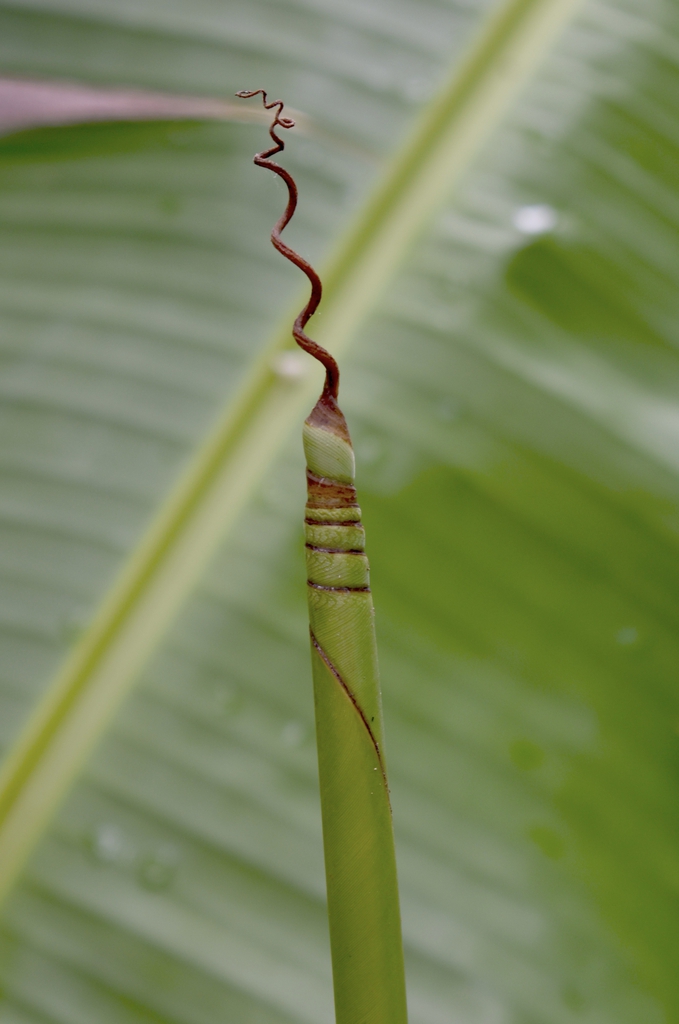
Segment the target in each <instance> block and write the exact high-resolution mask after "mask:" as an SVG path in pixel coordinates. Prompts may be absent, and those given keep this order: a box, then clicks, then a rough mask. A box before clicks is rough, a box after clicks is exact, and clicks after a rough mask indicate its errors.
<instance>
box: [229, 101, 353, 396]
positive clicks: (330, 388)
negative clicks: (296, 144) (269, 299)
mask: <svg viewBox="0 0 679 1024" xmlns="http://www.w3.org/2000/svg"><path fill="white" fill-rule="evenodd" d="M259 95H261V97H262V102H263V104H264V108H265V109H266V110H273V109H275V110H276V113H275V115H274V119H273V121H272V122H271V126H270V127H269V135H270V136H271V138H272V139H273V141H274V143H275V145H273V146H272V147H271V149H267V150H265V151H264V152H262V153H257V155H256V156H255V163H256V164H257V166H258V167H268V169H269V170H270V171H273V172H274V174H277V175H278V176H279V178H282V179H283V181H284V182H285V184H286V185H287V187H288V205H287V207H286V208H285V212H284V214H283V216H282V217H281V218H280V220H279V221H278V222H277V223H276V225H275V226H274V229H273V231H272V232H271V241H272V243H273V245H274V247H275V248H276V249H277V250H278V252H279V253H281V255H282V256H285V257H286V259H288V260H290V262H291V263H294V264H295V266H296V267H299V269H300V270H302V271H304V273H305V274H306V276H307V277H308V278H309V282H310V283H311V295H310V297H309V301H308V302H307V304H306V306H305V307H304V309H303V310H302V312H301V313H300V314H299V316H298V317H297V319H296V320H295V323H294V325H293V328H292V336H293V338H294V339H295V341H296V342H297V344H298V345H299V347H300V348H302V349H304V351H305V352H308V353H309V355H310V356H313V357H314V359H318V361H319V362H320V363H322V364H323V366H324V367H325V386H324V388H323V395H324V396H328V397H331V398H333V399H335V400H336V399H337V392H338V389H339V367H338V366H337V363H336V362H335V360H334V359H333V357H332V356H331V355H330V353H329V352H328V351H327V350H326V349H324V348H323V346H322V345H319V344H318V342H316V341H313V340H312V339H311V338H310V337H309V336H308V335H307V334H305V333H304V328H305V327H306V325H307V323H308V321H309V320H310V319H311V317H312V316H313V315H314V313H315V312H316V310H317V309H318V304H319V302H320V301H321V294H322V291H323V288H322V285H321V279H320V277H319V276H318V274H317V273H316V271H315V270H314V268H313V267H312V266H311V265H310V264H309V263H307V261H306V260H305V259H303V257H302V256H300V255H299V253H297V252H295V250H294V249H291V248H290V246H289V245H286V244H285V242H283V241H282V240H281V231H282V230H283V228H284V227H285V226H286V225H287V224H288V223H289V222H290V220H291V219H292V215H293V214H294V212H295V209H296V208H297V194H298V193H297V185H296V184H295V180H294V178H293V177H292V175H291V174H290V173H289V172H288V171H286V170H285V168H284V167H281V166H280V164H277V163H276V162H275V161H274V160H272V159H271V157H272V156H275V155H276V153H281V152H282V151H283V150H284V149H285V143H284V142H283V140H282V139H281V138H280V137H279V136H278V135H277V134H276V131H275V129H276V128H277V127H278V128H294V125H295V122H294V121H293V119H292V118H291V117H281V114H282V113H283V106H284V103H283V101H282V100H272V101H271V102H270V103H267V96H266V92H265V90H264V89H254V90H253V91H249V90H246V89H242V90H241V91H240V92H237V93H236V96H238V97H239V98H240V99H250V97H252V96H259Z"/></svg>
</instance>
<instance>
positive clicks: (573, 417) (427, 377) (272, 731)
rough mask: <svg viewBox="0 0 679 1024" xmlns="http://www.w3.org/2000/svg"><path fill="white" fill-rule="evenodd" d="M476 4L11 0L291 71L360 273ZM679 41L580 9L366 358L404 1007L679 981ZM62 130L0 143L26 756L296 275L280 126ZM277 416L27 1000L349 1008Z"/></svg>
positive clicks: (141, 713) (72, 803)
mask: <svg viewBox="0 0 679 1024" xmlns="http://www.w3.org/2000/svg"><path fill="white" fill-rule="evenodd" d="M486 7H487V5H486ZM484 13H485V10H484V7H483V5H478V6H476V5H459V6H456V5H453V4H444V3H433V2H430V0H427V2H419V3H414V2H413V3H401V4H398V5H396V4H386V3H385V4H380V3H377V2H371V3H370V4H356V5H353V4H346V5H343V6H342V7H341V8H339V7H335V6H334V5H326V4H323V3H321V2H318V3H311V2H308V3H304V4H292V3H282V2H281V3H279V4H276V5H271V4H259V3H254V4H243V5H240V6H239V5H237V4H233V5H231V6H230V7H229V8H228V9H227V8H223V7H221V6H220V5H216V4H215V5H213V4H211V3H208V2H204V3H200V4H194V5H192V6H191V9H190V11H189V9H188V8H187V7H186V6H185V5H184V4H180V3H174V4H163V5H160V4H158V5H156V4H154V3H151V2H144V3H135V4H132V3H130V4H125V3H115V4H114V3H112V2H111V3H98V4H97V5H94V4H91V3H86V2H84V0H81V2H78V3H76V2H75V0H74V2H71V3H65V2H63V0H60V2H59V3H51V4H47V3H42V4H38V3H31V4H28V3H25V4H3V5H2V8H1V9H0V28H1V29H2V31H1V32H0V55H1V57H2V62H3V69H4V70H5V71H6V72H7V73H14V74H18V73H22V74H27V75H32V76H36V77H38V76H40V75H43V76H47V75H61V76H63V77H69V78H71V79H83V80H89V81H92V82H99V83H101V82H111V83H122V84H127V85H134V86H138V87H143V88H154V89H167V90H171V91H174V92H178V91H179V92H195V93H205V94H213V95H224V96H228V95H229V94H230V93H232V92H233V91H235V90H236V88H242V87H257V86H258V85H259V84H260V81H261V84H265V85H266V86H267V87H268V88H270V89H271V91H272V92H276V94H279V93H280V94H282V95H284V96H285V98H286V99H287V100H288V101H289V102H290V104H291V105H293V106H295V107H298V108H300V109H303V110H305V111H306V112H308V113H309V114H310V116H311V118H312V121H313V124H314V125H317V126H322V130H321V129H320V128H317V130H316V134H314V133H311V134H310V135H309V136H307V137H305V138H303V139H302V138H300V139H298V140H295V142H294V144H292V143H291V144H290V146H289V153H290V158H289V161H288V166H290V168H291V169H292V170H293V171H294V172H295V173H296V174H297V175H298V178H299V184H300V190H301V193H302V197H303V200H302V205H301V207H300V214H299V219H298V221H297V222H296V223H295V225H294V226H293V227H292V228H291V229H290V230H291V241H293V244H296V245H297V246H298V247H299V248H301V249H302V250H303V251H304V252H305V254H307V255H310V256H311V257H312V258H313V259H314V260H318V259H320V258H325V259H326V260H331V259H332V256H333V251H334V250H333V245H336V244H337V240H338V239H339V238H340V236H341V235H342V233H343V230H344V228H345V226H346V224H347V222H348V221H349V219H350V218H351V217H352V216H355V215H356V211H357V210H358V208H359V207H360V206H361V203H362V202H363V201H364V199H365V197H366V195H367V194H368V191H369V189H370V187H371V185H373V183H375V182H377V181H379V180H380V175H384V174H385V173H387V172H386V167H387V166H388V158H389V157H390V156H391V155H392V154H393V152H394V151H395V149H396V147H397V145H398V143H399V141H400V140H403V139H405V137H406V136H407V134H408V132H409V130H410V128H411V125H412V124H414V123H415V119H416V117H417V114H418V112H419V111H420V110H421V109H425V110H426V105H427V100H428V99H429V97H430V96H432V95H433V94H434V93H435V90H436V88H437V87H438V86H440V85H441V84H442V83H443V82H444V81H445V80H446V79H447V78H448V77H449V76H450V74H451V67H452V64H453V63H454V62H458V66H460V61H461V59H462V54H463V49H464V45H465V44H466V43H468V42H469V40H470V39H471V38H472V37H473V35H474V33H475V31H477V30H478V27H479V24H480V18H481V16H482V15H483V14H484ZM678 27H679V26H678V25H677V15H676V10H675V9H674V8H673V7H672V6H671V5H670V4H669V3H662V2H657V0H653V2H651V3H648V2H645V3H643V4H642V3H640V0H617V2H616V3H611V2H608V3H593V2H590V3H586V4H585V6H584V7H583V9H582V12H581V13H580V14H579V15H578V16H577V17H576V19H575V20H574V21H573V23H572V25H571V26H570V27H569V28H567V29H566V30H565V31H564V32H563V33H562V34H561V36H560V38H559V39H558V40H557V42H556V44H555V47H554V49H553V50H552V51H551V53H550V56H549V58H548V60H547V61H546V62H545V63H543V64H542V65H541V66H540V67H539V68H538V69H537V70H536V71H535V72H534V76H533V80H532V82H531V84H530V86H529V88H528V89H527V90H526V91H525V92H524V93H522V94H521V96H520V97H518V98H517V99H515V100H514V101H513V103H512V106H511V109H510V110H509V112H508V113H507V114H506V115H505V117H504V120H503V122H502V124H501V125H500V127H499V128H497V129H496V131H495V132H494V134H493V136H492V137H491V139H490V141H489V143H488V145H487V146H486V148H485V150H484V152H483V154H482V155H481V156H480V157H477V158H476V160H475V161H474V163H473V164H472V165H471V166H470V168H469V169H468V171H467V173H466V176H465V178H464V180H463V182H462V184H461V185H460V186H459V187H458V189H457V191H456V194H455V195H454V196H453V197H451V198H450V199H449V200H448V201H447V204H446V205H445V207H444V208H439V209H438V210H437V211H436V212H435V218H434V222H433V224H430V226H429V227H428V229H427V230H426V232H423V233H420V236H419V237H418V238H417V240H416V241H415V242H409V248H408V251H407V253H405V256H406V259H405V263H404V264H403V266H402V267H401V269H400V270H399V271H398V274H397V276H396V277H395V278H393V280H392V282H391V284H390V285H389V287H388V289H387V291H386V293H385V294H384V296H383V297H382V298H381V299H380V304H379V308H378V309H377V310H376V311H374V312H373V313H372V314H371V315H370V317H369V319H368V320H367V321H366V322H365V323H363V325H362V326H361V327H360V330H359V333H358V336H357V337H356V339H355V341H354V344H353V346H352V348H351V349H350V350H349V352H348V354H347V356H346V357H345V358H344V360H343V363H344V364H345V373H344V379H343V405H344V406H345V410H346V412H347V416H348V419H349V422H350V426H351V429H352V434H353V435H354V439H355V447H356V454H357V465H358V485H359V490H360V495H361V504H362V507H363V510H364V517H365V522H366V528H367V533H368V547H369V553H370V557H371V565H372V582H373V586H374V591H375V600H376V606H377V609H378V634H379V641H380V656H381V667H382V676H383V691H384V703H385V718H386V731H387V748H388V758H389V765H390V782H391V787H392V798H393V805H394V815H395V826H396V840H397V857H398V862H399V875H400V879H401V885H402V904H403V917H404V938H405V944H406V959H407V973H408V986H409V999H410V1009H411V1019H412V1021H413V1022H423V1024H424V1022H427V1024H430V1022H431V1024H438V1022H439V1021H450V1020H460V1021H464V1022H465V1024H466V1022H476V1021H478V1022H484V1024H486V1022H487V1024H495V1022H498V1024H500V1022H502V1024H505V1022H507V1024H537V1022H544V1021H549V1022H550V1024H551V1022H555V1024H556V1022H559V1024H560V1022H569V1024H570V1022H576V1021H582V1020H586V1021H591V1022H594V1021H596V1022H597V1024H599V1022H609V1021H610V1022H611V1024H613V1022H615V1024H628V1022H629V1024H633V1022H634V1024H636V1022H639V1024H641V1022H643V1024H647V1022H648V1024H655V1022H660V1021H663V1020H666V1021H668V1022H669V1021H671V1020H673V1019H674V1018H675V1017H676V1015H677V1011H678V1009H679V992H678V987H677V985H676V982H675V973H676V969H675V961H676V949H677V938H678V936H677V932H678V926H677V920H678V919H679V918H678V915H677V909H678V908H677V897H676V848H677V838H678V836H677V832H678V831H679V815H678V810H677V799H676V789H677V787H676V776H677V744H678V743H679V740H678V738H677V723H678V722H679V708H678V707H677V689H676V682H675V676H676V672H675V663H676V655H677V650H676V648H677V641H676V638H675V637H676V628H674V627H675V620H676V615H677V587H676V583H675V580H676V576H677V572H676V569H677V562H678V561H679V558H678V551H677V548H678V545H677V527H678V524H679V520H677V496H678V491H679V486H678V481H677V467H678V460H677V455H676V452H677V445H676V440H677V438H676V435H677V422H678V420H677V412H678V409H677V404H676V393H677V389H676V381H677V376H678V373H677V358H676V356H675V349H676V342H677V338H676V323H677V316H676V304H677V299H676V295H677V287H676V286H677V280H676V278H677V274H678V272H677V266H679V263H678V261H677V259H676V255H677V253H676V250H677V243H676V239H677V234H676V227H677V225H676V221H677V209H678V205H677V186H676V172H675V167H676V157H677V138H678V135H679V128H678V127H677V122H676V113H675V112H676V100H677V93H678V92H679V76H678V75H677V69H676V54H675V52H674V50H673V43H672V39H673V38H675V37H676V30H677V28H678ZM107 133H108V134H107ZM57 135H59V133H58V132H57ZM57 135H55V130H51V131H45V132H41V133H33V134H32V142H31V146H29V147H27V148H25V149H24V151H23V152H22V153H21V154H20V159H19V158H18V157H17V148H16V147H17V141H18V140H17V139H16V138H15V139H14V140H12V139H7V140H5V141H4V142H3V143H0V160H1V161H2V162H1V164H0V214H1V220H2V228H1V231H2V242H3V244H2V247H1V248H0V271H1V280H0V317H1V318H2V323H3V332H2V338H3V340H2V361H3V366H2V374H1V376H0V388H1V389H2V406H1V407H0V416H1V417H2V421H3V428H4V429H3V431H2V435H0V436H1V438H2V440H0V473H1V477H2V488H1V494H2V497H1V498H0V501H1V503H2V504H1V506H0V513H1V517H0V573H1V576H0V588H1V589H0V629H1V630H2V644H1V645H0V652H1V653H0V658H1V659H2V660H1V667H2V671H1V673H0V687H1V688H0V702H1V704H2V714H1V715H0V721H1V722H2V737H1V738H2V742H3V745H4V746H5V747H6V748H9V747H10V746H11V744H12V743H13V742H14V741H15V739H16V736H17V734H18V730H19V729H20V727H21V726H22V724H23V723H24V722H25V721H26V720H27V717H28V716H29V714H30V712H31V709H32V708H34V707H36V706H38V703H37V702H38V701H39V700H40V695H41V694H42V693H44V692H45V688H46V687H47V686H48V684H49V683H50V680H51V679H52V678H53V677H54V674H55V672H56V671H57V669H58V667H59V665H60V664H61V663H62V662H63V660H64V658H65V657H66V655H67V654H68V651H69V649H70V647H71V646H72V645H73V643H74V640H75V639H76V638H77V636H78V635H79V634H80V633H81V631H82V630H83V629H84V628H85V627H86V626H87V625H88V623H89V622H90V621H91V619H92V617H93V615H94V614H95V611H96V609H97V607H98V606H100V604H101V602H102V601H103V599H104V597H105V595H106V593H107V591H108V589H109V588H110V586H111V583H112V581H113V579H114V578H115V576H116V574H117V572H118V571H119V569H120V567H121V565H122V564H123V563H124V561H125V559H126V558H128V557H129V555H130V553H131V552H132V551H133V550H134V548H135V545H137V544H138V543H139V540H140V537H141V536H142V534H143V531H144V529H145V527H146V525H147V524H148V522H149V521H150V519H151V517H152V516H153V514H154V511H155V510H156V509H157V508H158V507H159V505H160V503H161V502H162V501H163V499H164V498H165V496H166V495H167V493H168V492H169V490H170V488H171V486H172V485H173V483H174V481H175V479H176V478H177V477H178V475H179V474H180V472H181V470H182V468H183V467H185V466H186V465H187V464H188V462H189V460H190V457H191V454H192V452H193V451H195V449H196V448H197V446H198V445H199V444H200V442H201V440H202V439H203V437H204V436H205V435H206V433H207V431H208V430H209V429H210V427H211V424H212V423H213V422H214V420H215V418H216V417H217V415H218V412H219V410H220V409H221V408H222V407H223V403H224V401H225V399H226V400H228V401H229V402H230V403H232V407H234V408H235V405H236V403H237V402H238V401H240V400H241V398H242V388H243V382H244V381H246V380H247V379H248V375H249V374H250V373H251V367H252V365H253V363H254V360H255V359H256V358H257V356H258V354H259V353H261V352H263V351H264V346H265V344H266V342H267V339H268V337H269V336H270V335H271V333H272V332H273V331H275V330H277V329H279V325H280V324H281V323H282V322H283V317H284V315H285V310H286V308H287V307H288V304H289V296H290V292H291V289H292V290H293V291H294V289H296V288H299V283H298V281H297V279H296V277H295V276H294V272H293V271H292V270H290V269H289V268H288V267H286V266H285V265H281V262H282V261H279V260H278V258H277V257H276V255H275V253H274V252H273V251H272V250H271V251H270V248H269V245H268V231H269V228H270V224H271V222H272V220H273V219H275V216H276V215H277V213H278V210H279V207H280V201H281V193H280V190H278V189H277V187H276V185H275V183H272V182H269V181H267V180H266V176H264V175H260V174H258V173H257V172H255V171H254V170H253V169H252V167H251V164H250V158H251V154H252V152H253V150H254V149H255V148H258V143H259V140H260V137H261V129H257V128H253V127H246V126H236V125H211V126H185V125H178V126H177V125H176V126H168V125H164V126H157V125H150V126H146V127H141V126H138V125H137V126H132V127H130V128H124V127H121V126H106V127H105V128H102V127H97V128H96V129H95V128H90V127H87V128H86V127H83V128H78V129H73V128H69V129H64V130H63V134H62V135H59V138H58V139H57ZM95 136H96V138H95ZM41 139H43V140H44V148H43V149H42V151H41V146H40V140H41ZM69 140H70V141H69ZM88 140H90V141H88ZM97 140H98V141H97ZM71 145H72V146H73V149H72V150H71V151H70V152H69V147H70V146H71ZM12 147H14V148H12ZM536 225H537V228H539V229H540V230H536ZM531 231H533V232H534V233H533V234H531V233H530V232H531ZM540 232H542V233H540ZM293 236H294V238H293ZM317 319H318V327H319V330H323V329H326V330H327V328H324V327H323V313H321V315H320V316H319V317H318V318H317ZM281 379H283V378H281ZM275 440H276V442H277V443H282V447H281V454H280V458H279V460H278V462H277V464H276V465H275V467H274V468H273V469H272V471H271V472H270V473H269V474H268V475H267V476H266V478H265V479H264V480H262V482H261V484H260V485H259V486H258V488H257V490H256V493H253V494H252V497H251V499H250V501H249V503H248V506H247V508H246V509H244V511H243V514H242V515H241V517H240V519H239V520H238V522H237V523H236V524H235V526H234V528H233V529H232V531H231V532H230V534H229V536H228V537H227V539H226V541H225V543H224V545H223V547H222V549H221V550H220V551H219V553H218V554H217V555H216V556H215V557H214V558H213V559H212V561H211V563H210V565H209V567H208V569H207V570H206V572H205V573H204V575H203V577H202V579H201V581H200V582H199V584H198V585H197V586H196V587H195V590H194V591H193V593H192V595H191V597H190V599H189V600H188V601H187V602H186V604H185V606H184V608H183V610H182V612H181V614H180V616H179V618H178V619H177V621H176V623H175V625H174V626H173V628H172V630H171V631H170V633H169V634H168V635H167V637H166V639H165V640H164V641H163V643H162V645H161V646H160V648H159V649H158V651H157V653H156V654H155V656H154V658H153V660H152V662H151V663H150V664H149V666H148V668H147V669H146V670H145V672H144V674H143V678H142V680H141V682H140V684H139V686H138V688H137V689H136V691H135V692H134V693H133V695H132V696H131V697H130V698H129V699H128V700H127V702H126V703H125V705H124V706H123V708H122V710H121V712H120V714H119V715H118V717H117V719H116V720H115V722H114V723H113V724H112V726H111V727H110V728H109V730H108V732H107V734H106V736H105V738H104V739H103V741H102V742H101V744H100V746H99V747H98V749H97V750H96V752H95V754H94V756H93V757H92V759H91V760H90V762H89V763H88V765H87V767H86V768H85V770H84V771H83V772H82V774H81V777H80V779H79V781H78V783H77V785H76V786H75V787H74V788H73V790H72V792H71V794H70V796H69V799H68V801H67V802H66V804H65V805H64V806H63V808H62V810H61V811H60V813H59V815H58V817H57V818H56V819H55V822H54V824H53V825H52V827H51V828H50V829H49V831H48V832H47V833H46V834H45V836H44V837H43V839H42V841H41V844H40V846H39V847H38V849H37V852H36V854H35V856H34V857H33V859H32V860H31V862H30V863H29V864H28V866H27V868H26V870H25V872H24V875H23V878H22V880H21V883H20V884H19V885H18V886H17V887H16V889H15V891H14V893H13V895H12V898H11V899H10V901H9V903H8V904H7V909H6V912H5V916H4V924H3V931H2V958H1V961H0V980H1V984H2V991H3V1002H2V1003H1V1004H0V1020H1V1021H3V1024H4V1022H5V1021H6V1022H12V1024H15V1022H16V1024H18V1022H21V1024H27V1022H41V1024H42V1022H47V1021H49V1022H52V1021H54V1022H62V1021H63V1022H69V1024H71V1022H80V1021H83V1022H87V1024H91V1022H93V1021H94V1022H99V1021H102V1022H103V1021H107V1022H108V1021H112V1022H113V1021H115V1022H125V1024H127V1022H130V1024H131V1022H135V1024H137V1022H142V1021H143V1022H148V1021H168V1022H175V1021H176V1022H180V1021H181V1022H183V1021H187V1022H189V1021H190V1022H194V1021H195V1022H212V1021H215V1022H216V1021H223V1020H239V1021H241V1020H242V1021H248V1022H272V1024H273V1022H283V1021H286V1022H298V1021H309V1022H311V1021H314V1022H317V1021H322V1020H330V1019H331V1016H332V1009H331V1006H332V998H331V985H330V964H329V952H328V946H327V938H326V922H325V915H324V902H323V900H324V896H323V871H322V849H321V841H320V817H319V808H318V797H317V781H316V765H315V751H314V747H313V741H312V736H313V733H312V721H313V711H312V702H311V682H310V670H309V665H308V649H307V634H306V622H305V606H304V602H305V593H304V586H303V583H304V568H303V558H302V540H301V528H300V525H299V523H300V519H301V514H302V508H303V503H304V497H303V472H302V469H303V460H302V454H301V445H300V444H299V441H298V439H297V438H294V439H290V440H289V441H288V440H286V439H285V438H284V437H283V436H282V435H281V436H280V437H276V439H275Z"/></svg>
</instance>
